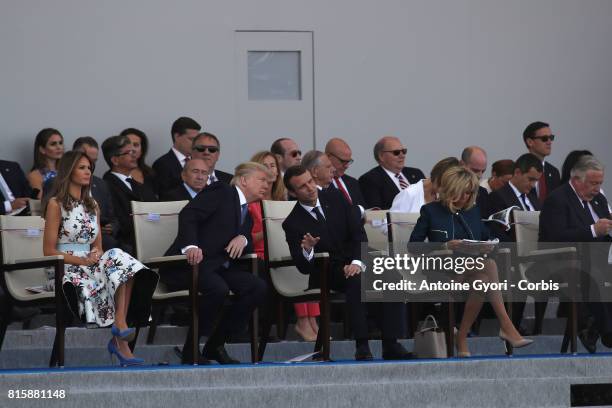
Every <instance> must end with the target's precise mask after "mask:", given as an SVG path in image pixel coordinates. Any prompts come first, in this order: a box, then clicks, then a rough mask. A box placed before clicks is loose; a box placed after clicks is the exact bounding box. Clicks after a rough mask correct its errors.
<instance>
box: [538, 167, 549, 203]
mask: <svg viewBox="0 0 612 408" xmlns="http://www.w3.org/2000/svg"><path fill="white" fill-rule="evenodd" d="M547 195H548V190H547V189H546V177H545V176H544V172H542V175H541V176H540V180H538V199H539V200H540V203H543V202H544V200H546V196H547Z"/></svg>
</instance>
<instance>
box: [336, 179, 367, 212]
mask: <svg viewBox="0 0 612 408" xmlns="http://www.w3.org/2000/svg"><path fill="white" fill-rule="evenodd" d="M340 178H341V179H342V181H343V182H344V185H345V186H346V191H347V192H348V193H349V195H350V196H351V201H352V202H353V205H360V206H362V207H364V208H366V201H365V199H364V198H363V194H362V193H361V186H360V185H359V181H357V179H356V178H354V177H351V176H349V175H348V174H344V175H343V176H342V177H340ZM331 185H332V186H334V184H333V183H332V184H331ZM334 187H335V186H334ZM338 190H339V189H338ZM342 197H344V194H342Z"/></svg>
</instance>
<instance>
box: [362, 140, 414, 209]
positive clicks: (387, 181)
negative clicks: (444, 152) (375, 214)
mask: <svg viewBox="0 0 612 408" xmlns="http://www.w3.org/2000/svg"><path fill="white" fill-rule="evenodd" d="M407 152H408V149H406V147H404V145H403V144H402V142H401V141H400V140H399V139H398V138H397V137H393V136H385V137H383V138H381V139H380V140H379V141H378V142H376V144H375V145H374V159H375V160H376V162H377V163H378V166H376V167H374V168H373V169H371V170H370V171H368V172H367V173H365V174H364V175H362V176H361V177H359V185H360V186H361V192H362V193H363V196H364V198H365V202H366V206H367V207H368V208H379V209H381V210H388V209H389V208H391V205H392V204H393V199H394V198H395V196H396V195H397V193H399V192H400V190H403V189H405V188H407V187H408V186H409V185H410V184H412V183H416V182H417V181H419V180H421V179H424V178H425V175H424V174H423V172H422V171H421V170H419V169H417V168H414V167H404V165H405V162H406V153H407Z"/></svg>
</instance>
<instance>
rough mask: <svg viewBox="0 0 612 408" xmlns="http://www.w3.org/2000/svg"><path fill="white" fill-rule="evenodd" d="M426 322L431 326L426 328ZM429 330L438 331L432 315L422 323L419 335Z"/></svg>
mask: <svg viewBox="0 0 612 408" xmlns="http://www.w3.org/2000/svg"><path fill="white" fill-rule="evenodd" d="M428 322H433V326H428V325H427V323H428ZM430 330H438V322H437V321H436V318H435V317H433V315H427V317H426V318H425V320H424V321H423V326H421V330H419V333H423V332H426V331H430Z"/></svg>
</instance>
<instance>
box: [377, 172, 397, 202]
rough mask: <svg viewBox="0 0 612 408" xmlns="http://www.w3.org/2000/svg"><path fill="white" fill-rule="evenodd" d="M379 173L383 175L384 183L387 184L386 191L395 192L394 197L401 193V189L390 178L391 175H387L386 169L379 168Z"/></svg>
mask: <svg viewBox="0 0 612 408" xmlns="http://www.w3.org/2000/svg"><path fill="white" fill-rule="evenodd" d="M378 171H379V173H380V174H381V175H382V179H383V183H385V185H386V187H385V188H384V190H385V191H393V192H394V193H393V196H394V197H395V195H396V194H397V193H399V191H400V190H399V188H398V187H397V186H396V185H395V183H394V182H393V180H391V178H390V177H389V175H388V174H387V172H386V171H385V169H383V168H382V166H378Z"/></svg>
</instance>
